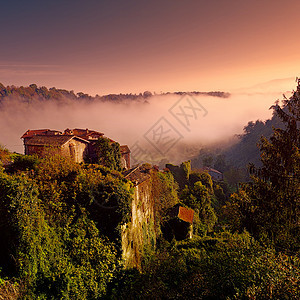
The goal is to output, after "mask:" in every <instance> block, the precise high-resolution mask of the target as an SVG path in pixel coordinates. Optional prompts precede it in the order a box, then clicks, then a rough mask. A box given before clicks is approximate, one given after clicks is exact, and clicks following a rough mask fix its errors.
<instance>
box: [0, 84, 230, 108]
mask: <svg viewBox="0 0 300 300" xmlns="http://www.w3.org/2000/svg"><path fill="white" fill-rule="evenodd" d="M168 95H193V96H212V97H220V98H228V97H230V93H226V92H220V91H213V92H197V91H194V92H174V93H170V92H168V93H161V94H152V93H151V92H149V91H145V92H143V93H139V94H131V93H130V94H109V95H103V96H99V95H96V96H94V97H93V96H90V95H89V94H85V93H82V92H79V93H74V91H68V90H64V89H57V88H55V87H52V88H49V89H48V88H47V87H45V86H42V87H38V86H37V85H36V84H30V85H29V86H26V87H24V86H20V87H16V86H14V85H11V86H4V85H3V84H1V83H0V103H1V101H2V100H3V99H5V98H17V99H19V100H23V101H30V100H40V101H43V100H62V99H66V98H67V99H70V100H76V101H78V100H87V101H113V102H121V101H126V100H146V99H148V98H151V97H153V96H168Z"/></svg>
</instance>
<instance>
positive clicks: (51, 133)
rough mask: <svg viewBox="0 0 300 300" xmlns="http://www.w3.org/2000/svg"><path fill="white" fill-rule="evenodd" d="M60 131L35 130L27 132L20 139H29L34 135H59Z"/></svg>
mask: <svg viewBox="0 0 300 300" xmlns="http://www.w3.org/2000/svg"><path fill="white" fill-rule="evenodd" d="M61 134H62V132H61V131H57V130H50V129H36V130H27V131H26V132H25V133H24V134H23V135H22V136H21V138H22V139H24V138H29V137H32V136H35V135H61Z"/></svg>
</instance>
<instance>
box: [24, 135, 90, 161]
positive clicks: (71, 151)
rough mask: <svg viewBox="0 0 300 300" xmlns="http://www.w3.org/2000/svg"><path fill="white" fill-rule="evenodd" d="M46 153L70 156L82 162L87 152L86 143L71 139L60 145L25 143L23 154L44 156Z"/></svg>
mask: <svg viewBox="0 0 300 300" xmlns="http://www.w3.org/2000/svg"><path fill="white" fill-rule="evenodd" d="M48 153H52V154H61V155H64V156H67V157H71V158H72V159H73V160H74V161H75V162H78V163H80V162H83V161H84V158H85V156H86V155H87V154H88V144H86V143H83V142H80V141H78V140H75V139H72V140H70V141H69V142H67V143H66V144H64V145H63V146H62V147H57V146H43V145H25V155H33V154H37V155H38V156H44V155H46V154H48Z"/></svg>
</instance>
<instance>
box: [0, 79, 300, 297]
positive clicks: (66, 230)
mask: <svg viewBox="0 0 300 300" xmlns="http://www.w3.org/2000/svg"><path fill="white" fill-rule="evenodd" d="M10 89H11V90H13V88H10ZM42 89H43V88H39V89H37V87H36V86H33V85H31V86H30V87H29V88H24V94H26V93H36V95H39V93H42ZM4 90H6V92H5V93H7V88H5V87H3V86H2V87H0V92H1V93H4V92H3V91H4ZM21 90H22V89H21V88H18V93H21ZM37 90H38V92H37ZM52 92H53V95H52ZM12 93H14V92H12ZM60 93H63V92H61V91H59V90H51V89H50V90H45V91H44V94H43V96H42V97H43V99H44V98H45V99H47V97H49V99H52V97H54V98H55V97H58V96H54V95H60ZM50 94H51V96H50ZM73 95H74V97H76V98H78V97H79V98H80V96H78V94H77V95H75V94H73ZM144 96H145V95H143V97H144ZM24 97H26V96H24ZM273 110H274V116H273V118H272V120H270V121H267V122H266V123H262V122H260V121H258V122H256V123H253V122H251V123H248V125H247V126H246V127H245V133H244V135H243V136H242V137H241V140H242V143H241V144H240V145H237V146H236V148H232V149H231V150H230V151H231V152H230V151H229V152H228V154H227V155H228V156H227V158H228V159H227V158H226V157H225V156H224V154H223V153H219V154H218V156H210V155H207V153H204V155H203V156H202V157H200V158H199V159H201V160H204V163H205V165H211V166H215V167H218V169H220V170H221V169H222V166H223V168H224V169H223V170H224V171H226V170H228V169H227V168H228V166H227V164H231V163H232V164H233V162H232V161H233V160H234V157H235V156H236V154H235V153H236V152H234V151H241V152H245V159H248V160H249V161H248V162H249V163H252V164H249V166H248V172H249V174H250V175H249V177H247V180H245V181H244V182H242V181H243V180H240V179H243V178H242V176H241V178H236V177H237V176H236V175H234V174H233V175H232V177H235V179H236V181H238V182H234V180H232V182H227V181H214V180H212V178H211V177H210V175H209V174H207V173H205V172H201V171H199V170H197V168H195V169H192V168H191V163H190V162H189V161H188V162H184V163H182V164H181V165H180V166H172V165H169V166H167V168H165V169H164V170H159V169H158V168H157V167H156V166H151V165H149V164H145V165H143V166H142V172H144V173H145V174H148V176H149V178H150V181H149V182H150V185H151V191H152V192H151V198H152V200H153V203H154V220H153V222H154V230H155V241H154V242H153V244H151V245H150V244H147V243H145V247H144V249H142V250H141V253H140V255H141V257H142V259H141V261H140V265H139V267H138V268H128V267H127V268H125V263H124V259H123V256H122V245H121V244H122V241H121V231H122V228H123V226H124V225H126V224H129V223H130V222H131V217H132V215H131V212H132V207H131V204H132V199H133V198H132V197H133V193H134V189H135V187H134V183H133V182H131V181H129V180H128V179H127V178H126V176H125V175H124V174H125V173H124V172H122V170H121V168H120V163H119V161H118V160H119V159H120V155H119V153H117V152H118V147H108V145H107V143H104V142H103V141H99V143H98V145H99V153H100V155H99V160H98V161H97V163H93V164H90V163H81V164H77V163H74V162H73V161H72V160H70V159H69V158H66V157H62V156H60V155H54V154H53V155H48V156H45V157H42V158H41V157H37V156H26V155H19V154H16V153H10V152H9V151H8V150H7V149H5V148H3V147H1V148H0V161H1V165H0V216H1V219H0V241H1V248H0V299H299V298H300V268H299V267H300V260H299V259H300V219H299V213H300V211H299V209H300V176H299V175H300V152H299V149H300V83H299V84H298V87H297V90H296V92H295V93H294V94H293V96H292V97H291V98H290V99H286V100H285V101H284V104H283V106H280V105H279V104H276V105H274V106H273ZM272 125H273V126H274V128H273V129H272V131H271V126H272ZM261 135H265V136H264V137H261V139H260V141H258V140H257V139H258V137H259V136H261ZM256 142H259V154H260V164H256V165H255V164H253V163H257V161H256V160H254V159H252V158H253V157H255V155H256V154H255V155H254V154H253V156H252V154H251V153H252V149H253V146H252V145H253V144H254V143H255V144H256ZM104 146H105V148H103V147H104ZM101 147H102V148H101ZM104 150H105V155H106V157H107V158H109V159H103V155H101V153H104V152H103V151H104ZM248 151H249V152H248ZM230 153H231V154H230ZM230 155H231V156H230ZM230 157H231V159H230V160H229V158H230ZM236 163H237V165H236V167H237V168H238V167H240V166H243V164H244V160H241V161H238V162H236ZM222 164H223V165H222ZM192 166H193V162H192ZM243 167H244V166H243ZM227 175H230V173H228V174H227ZM228 178H229V177H228ZM235 183H237V186H238V188H237V189H236V191H235V192H233V189H232V186H231V185H232V184H235ZM140 205H143V203H140ZM176 205H180V206H182V207H185V208H189V209H192V210H193V211H194V218H193V225H192V227H193V235H192V238H186V239H183V238H177V237H176V235H172V234H169V233H170V231H169V230H168V228H170V226H171V223H170V222H171V219H170V214H169V212H170V210H171V209H172V208H173V207H174V206H176ZM144 230H145V231H147V230H148V229H147V228H144ZM133 242H134V241H133ZM149 245H150V246H149Z"/></svg>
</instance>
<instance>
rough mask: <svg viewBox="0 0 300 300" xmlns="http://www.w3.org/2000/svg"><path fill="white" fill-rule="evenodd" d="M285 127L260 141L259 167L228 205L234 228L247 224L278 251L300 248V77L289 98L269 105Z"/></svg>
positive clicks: (292, 250) (258, 236)
mask: <svg viewBox="0 0 300 300" xmlns="http://www.w3.org/2000/svg"><path fill="white" fill-rule="evenodd" d="M272 108H273V110H274V114H276V115H277V116H278V117H279V118H280V120H281V121H282V122H283V124H284V127H283V128H282V129H281V128H276V129H273V130H274V133H273V135H272V136H271V137H270V139H269V140H268V139H267V138H264V137H262V138H261V141H260V143H259V148H260V151H261V161H262V167H260V168H256V167H255V166H254V165H250V173H251V174H252V182H251V183H248V184H244V185H243V186H242V188H241V190H240V192H239V193H238V194H234V195H233V196H232V202H231V203H230V204H229V205H228V206H227V209H229V210H230V211H231V213H232V216H231V219H232V220H233V226H234V228H239V229H241V228H242V227H246V228H247V229H248V230H249V231H250V232H251V233H252V234H254V236H256V237H257V238H259V239H260V240H262V241H266V242H271V243H272V244H273V245H274V246H275V247H276V248H277V250H279V251H287V252H288V251H290V252H292V253H294V252H298V251H299V249H300V219H299V213H300V180H299V179H300V152H299V148H300V80H299V81H298V86H297V90H296V91H295V92H294V93H293V95H292V97H291V98H290V99H286V98H285V99H284V100H283V106H282V107H281V106H280V105H279V104H278V102H277V103H276V105H274V106H272Z"/></svg>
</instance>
